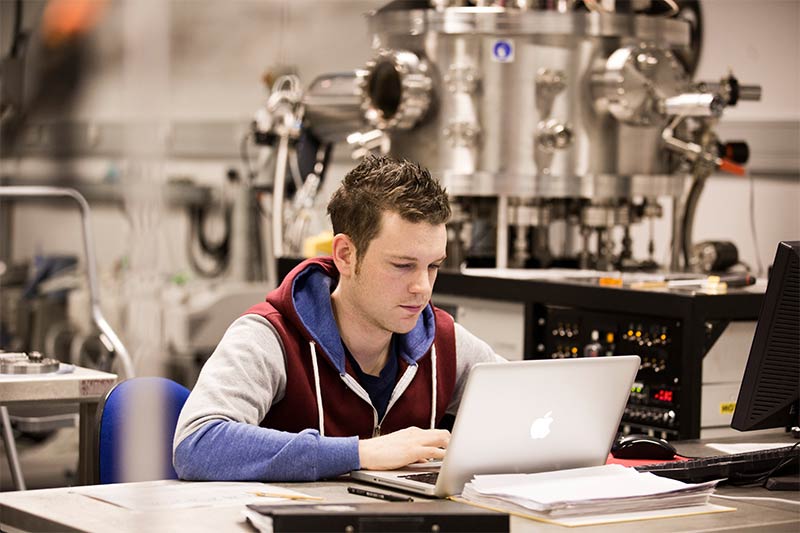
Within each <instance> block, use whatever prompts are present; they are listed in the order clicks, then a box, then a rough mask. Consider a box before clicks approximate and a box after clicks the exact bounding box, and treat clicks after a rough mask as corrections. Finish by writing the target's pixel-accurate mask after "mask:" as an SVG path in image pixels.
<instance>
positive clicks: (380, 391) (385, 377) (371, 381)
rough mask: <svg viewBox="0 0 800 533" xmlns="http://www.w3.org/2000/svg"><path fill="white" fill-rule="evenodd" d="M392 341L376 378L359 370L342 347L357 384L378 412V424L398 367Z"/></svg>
mask: <svg viewBox="0 0 800 533" xmlns="http://www.w3.org/2000/svg"><path fill="white" fill-rule="evenodd" d="M394 339H395V337H394V335H392V342H391V343H390V344H389V357H388V359H387V360H386V365H385V366H384V367H383V370H381V373H380V375H378V376H372V375H370V374H367V373H365V372H364V371H363V370H361V367H360V366H359V365H358V361H356V359H355V357H353V355H352V354H351V353H350V350H348V349H347V346H345V347H344V353H345V354H346V355H347V359H349V360H350V364H352V365H353V369H355V371H356V377H357V378H358V382H359V383H361V386H362V387H364V390H365V391H367V394H369V399H370V400H372V405H374V406H375V410H376V411H378V421H379V422H380V421H381V420H383V415H385V414H386V408H387V407H389V400H390V399H391V397H392V391H393V390H394V386H395V384H396V383H397V372H398V370H399V366H398V364H397V355H395V348H394ZM343 344H344V343H343Z"/></svg>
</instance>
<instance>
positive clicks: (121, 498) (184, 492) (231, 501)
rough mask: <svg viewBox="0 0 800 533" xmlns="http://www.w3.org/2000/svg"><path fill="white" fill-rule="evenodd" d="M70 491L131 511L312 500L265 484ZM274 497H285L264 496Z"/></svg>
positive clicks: (158, 484)
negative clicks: (266, 495) (267, 495)
mask: <svg viewBox="0 0 800 533" xmlns="http://www.w3.org/2000/svg"><path fill="white" fill-rule="evenodd" d="M71 492H75V493H77V494H82V495H84V496H88V497H89V498H94V499H97V500H102V501H104V502H108V503H111V504H114V505H117V506H119V507H125V508H127V509H133V510H134V511H160V510H168V509H186V508H190V507H223V506H228V505H244V504H248V503H273V502H274V503H286V501H287V500H290V499H305V498H311V497H310V496H307V495H305V494H302V493H300V492H297V491H295V490H291V489H285V488H283V487H277V486H275V485H268V484H266V483H238V482H227V481H212V482H191V481H145V482H143V483H120V484H111V485H94V486H90V487H76V488H74V489H73V490H72V491H71ZM257 493H261V494H270V495H272V494H275V495H281V496H285V498H284V497H265V496H258V495H257Z"/></svg>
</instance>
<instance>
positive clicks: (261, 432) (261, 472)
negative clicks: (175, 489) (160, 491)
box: [174, 420, 359, 481]
mask: <svg viewBox="0 0 800 533" xmlns="http://www.w3.org/2000/svg"><path fill="white" fill-rule="evenodd" d="M174 466H175V471H176V472H177V473H178V476H179V477H180V478H181V479H187V480H204V481H210V480H216V481H223V480H224V481H315V480H318V479H322V478H327V477H334V476H337V475H341V474H344V473H347V472H349V471H351V470H354V469H357V468H359V459H358V438H357V437H345V438H337V437H322V436H320V434H319V432H317V431H316V430H305V431H302V432H300V433H288V432H284V431H277V430H274V429H267V428H262V427H259V426H254V425H252V424H245V423H241V422H229V421H224V420H220V421H215V422H210V423H208V424H206V425H205V426H203V427H201V428H200V429H198V430H197V431H195V432H194V433H192V434H191V435H189V436H188V437H186V438H185V439H184V440H183V441H181V442H180V444H178V446H177V447H176V448H175V454H174Z"/></svg>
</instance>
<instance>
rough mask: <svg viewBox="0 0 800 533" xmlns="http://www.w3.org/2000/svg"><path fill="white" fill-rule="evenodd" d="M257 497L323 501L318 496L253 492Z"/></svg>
mask: <svg viewBox="0 0 800 533" xmlns="http://www.w3.org/2000/svg"><path fill="white" fill-rule="evenodd" d="M250 494H255V495H256V496H264V497H266V498H283V499H284V500H322V499H323V498H320V497H318V496H306V495H305V494H282V493H280V492H251V493H250Z"/></svg>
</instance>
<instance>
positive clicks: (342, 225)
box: [328, 156, 450, 263]
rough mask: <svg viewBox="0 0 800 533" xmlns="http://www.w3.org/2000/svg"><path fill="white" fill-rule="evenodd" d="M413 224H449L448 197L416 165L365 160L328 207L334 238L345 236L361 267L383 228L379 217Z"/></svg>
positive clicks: (372, 158)
mask: <svg viewBox="0 0 800 533" xmlns="http://www.w3.org/2000/svg"><path fill="white" fill-rule="evenodd" d="M384 211H391V212H393V213H397V214H398V215H400V216H401V217H402V218H403V219H405V220H407V221H409V222H427V223H428V224H432V225H438V224H444V223H445V222H447V221H448V220H449V219H450V202H449V200H448V199H447V192H446V191H445V190H444V189H443V188H442V186H441V185H439V182H438V181H436V180H435V179H434V178H433V177H431V174H430V172H428V170H427V169H425V168H422V167H421V166H419V164H417V163H412V162H411V161H407V160H402V161H398V160H396V159H392V158H390V157H386V156H367V157H366V158H365V159H364V160H363V161H361V163H359V164H358V166H357V167H355V168H354V169H353V170H351V171H350V172H348V173H347V175H346V176H345V177H344V180H342V184H341V185H340V186H339V188H338V189H337V190H336V192H335V193H334V194H333V197H332V198H331V201H330V202H329V203H328V214H329V215H330V217H331V223H332V224H333V233H334V234H339V233H344V234H346V235H347V236H349V237H350V239H351V240H352V241H353V244H355V247H356V259H357V263H360V261H361V258H363V257H364V254H365V253H366V251H367V248H368V247H369V243H370V241H372V239H374V238H375V237H376V236H377V235H378V232H379V231H380V229H381V213H383V212H384Z"/></svg>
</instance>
